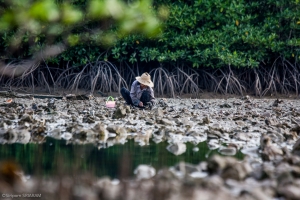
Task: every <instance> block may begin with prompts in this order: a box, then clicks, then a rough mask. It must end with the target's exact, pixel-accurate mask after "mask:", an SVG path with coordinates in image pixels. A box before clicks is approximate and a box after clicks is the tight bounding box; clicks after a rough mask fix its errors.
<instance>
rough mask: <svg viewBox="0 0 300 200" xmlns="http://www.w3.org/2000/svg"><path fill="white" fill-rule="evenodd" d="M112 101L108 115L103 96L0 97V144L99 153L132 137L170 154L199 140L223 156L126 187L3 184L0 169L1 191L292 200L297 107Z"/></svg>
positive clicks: (95, 182) (142, 176)
mask: <svg viewBox="0 0 300 200" xmlns="http://www.w3.org/2000/svg"><path fill="white" fill-rule="evenodd" d="M289 98H290V99H289ZM116 100H117V102H116V108H114V109H109V108H106V106H105V101H106V98H105V97H95V98H94V97H91V98H90V99H87V100H68V99H51V98H49V99H37V98H14V99H11V98H9V97H7V98H0V113H1V117H0V142H1V143H2V144H6V143H25V144H26V143H31V142H35V143H39V142H43V138H44V137H53V138H57V139H61V138H63V139H65V140H68V141H69V142H70V143H73V144H86V143H94V144H97V145H98V147H100V148H101V147H102V146H103V144H104V143H106V142H107V141H109V142H111V145H114V144H122V143H123V142H126V139H128V138H134V140H135V141H136V143H139V144H140V145H147V143H149V140H153V141H155V142H157V143H159V142H161V141H168V143H169V146H168V148H167V149H166V151H170V152H171V153H173V154H175V155H180V154H183V153H184V152H185V144H186V143H187V142H191V143H195V144H197V143H199V142H203V141H207V145H208V147H209V148H210V149H217V150H218V151H219V152H220V153H221V154H222V155H224V156H217V155H215V156H212V157H210V158H209V159H208V160H207V161H205V162H201V163H199V164H197V165H192V164H189V163H178V165H176V166H173V167H171V168H169V169H153V168H152V167H151V166H144V165H141V166H140V167H138V168H137V169H136V173H135V174H136V176H135V177H133V178H132V179H130V180H111V179H110V178H109V177H108V178H103V177H89V176H88V175H78V177H69V176H66V177H60V178H54V177H53V179H50V180H43V179H39V178H37V177H32V178H30V179H26V180H24V179H23V178H22V175H18V176H14V178H13V180H14V181H12V182H7V181H6V180H5V179H3V176H4V175H3V171H1V170H0V171H1V173H2V174H1V176H0V177H2V179H0V180H1V183H0V184H2V185H4V186H5V187H1V188H2V189H1V192H24V191H26V192H31V193H34V192H40V193H42V194H43V195H46V196H47V198H46V199H54V198H57V197H58V196H59V197H62V196H63V195H66V196H67V197H69V198H73V197H74V198H75V197H76V198H80V199H84V197H88V199H98V198H100V199H120V198H121V197H122V198H123V199H158V198H159V199H186V198H188V199H198V198H199V197H200V196H201V199H212V198H213V199H300V193H299V190H298V188H299V186H300V178H299V177H300V157H299V156H300V153H299V152H300V151H299V148H300V141H299V133H300V106H299V104H300V101H299V100H297V99H295V97H288V98H285V99H283V98H278V99H277V98H276V99H273V98H272V99H269V98H264V99H258V98H253V97H250V96H244V97H231V96H227V97H226V98H222V99H218V98H213V99H211V98H210V99H205V98H198V99H188V98H187V99H183V98H158V99H157V102H158V103H157V105H156V106H155V107H154V108H153V109H152V110H139V109H135V108H132V107H129V106H126V105H124V101H123V100H122V99H121V98H117V99H116ZM239 150H240V151H242V152H243V153H244V154H245V155H246V157H245V158H244V160H242V161H239V160H236V159H235V158H233V157H231V155H234V154H235V153H236V152H237V151H239ZM6 165H7V164H2V166H6ZM20 168H21V167H20ZM2 169H3V168H2ZM17 169H18V168H16V169H15V170H16V171H17ZM18 170H19V169H18ZM20 170H21V169H20ZM41 185H44V186H45V187H41ZM46 186H47V187H46ZM50 186H51V187H50ZM59 191H64V192H61V193H59Z"/></svg>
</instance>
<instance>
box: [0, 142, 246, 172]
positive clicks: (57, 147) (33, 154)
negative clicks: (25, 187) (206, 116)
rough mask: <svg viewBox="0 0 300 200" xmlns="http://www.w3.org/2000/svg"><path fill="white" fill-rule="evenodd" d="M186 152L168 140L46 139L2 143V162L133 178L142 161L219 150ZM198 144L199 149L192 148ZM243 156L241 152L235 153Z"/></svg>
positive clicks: (196, 157)
mask: <svg viewBox="0 0 300 200" xmlns="http://www.w3.org/2000/svg"><path fill="white" fill-rule="evenodd" d="M186 145H187V149H186V152H185V153H183V154H182V155H179V156H176V155H174V154H172V153H170V152H169V151H167V150H166V147H167V146H168V143H167V142H166V141H165V142H160V143H158V144H156V143H154V142H153V141H151V142H150V143H149V145H147V146H140V145H139V144H137V143H136V142H134V140H133V139H130V140H128V141H127V142H126V143H125V144H116V145H114V146H111V147H109V148H101V149H98V148H97V147H96V146H95V145H93V144H85V145H74V144H67V142H66V141H65V140H56V139H53V138H49V137H47V138H46V141H45V142H44V143H42V144H35V143H29V144H18V143H14V144H3V145H0V161H2V160H14V161H16V162H17V163H18V164H19V165H20V166H21V167H22V169H23V170H24V172H25V174H27V175H40V176H44V177H47V176H54V175H60V174H69V175H72V174H77V173H90V174H92V175H96V176H98V177H102V176H109V177H111V178H121V177H130V176H132V175H133V171H134V169H135V168H136V167H137V166H138V165H140V164H147V165H151V166H153V167H154V168H155V169H157V170H158V169H162V168H166V167H170V166H174V165H175V164H177V163H179V162H180V161H184V162H187V163H192V164H198V163H199V162H201V161H205V160H207V158H208V157H210V156H211V155H213V154H218V151H217V150H209V149H208V147H207V143H206V142H202V143H199V144H198V145H194V144H191V143H187V144H186ZM195 147H198V149H199V151H194V150H193V149H194V148H195ZM235 157H236V158H238V159H243V157H244V155H243V154H242V153H241V152H238V153H237V154H236V155H235Z"/></svg>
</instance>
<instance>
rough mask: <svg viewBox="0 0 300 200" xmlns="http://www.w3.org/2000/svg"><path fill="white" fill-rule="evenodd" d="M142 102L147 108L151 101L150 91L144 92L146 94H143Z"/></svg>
mask: <svg viewBox="0 0 300 200" xmlns="http://www.w3.org/2000/svg"><path fill="white" fill-rule="evenodd" d="M140 101H141V102H143V104H144V106H146V105H147V103H148V102H150V101H151V95H150V92H149V91H144V92H143V93H142V96H141V99H140Z"/></svg>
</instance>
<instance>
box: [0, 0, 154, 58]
mask: <svg viewBox="0 0 300 200" xmlns="http://www.w3.org/2000/svg"><path fill="white" fill-rule="evenodd" d="M126 2H127V1H126ZM150 5H151V1H150V0H140V1H134V2H131V3H130V4H127V3H125V2H124V1H122V0H88V1H84V0H71V1H69V0H42V1H31V0H22V1H19V0H12V1H6V0H0V46H1V47H2V48H1V50H0V55H1V57H0V58H1V59H9V60H11V59H14V58H19V59H24V58H27V57H32V56H33V55H34V54H35V53H36V52H37V51H39V50H41V49H44V48H45V46H46V45H56V44H59V43H62V44H64V46H66V47H67V48H68V49H69V51H67V52H66V53H65V54H64V55H62V56H61V59H62V60H63V61H70V60H74V63H77V64H85V63H87V60H96V59H97V57H98V56H99V51H98V49H99V46H101V47H107V46H108V45H110V44H112V43H113V42H115V41H116V40H118V39H120V38H122V37H124V36H126V35H128V34H130V33H142V34H143V35H146V36H154V35H156V34H157V33H158V31H159V28H160V24H159V20H158V19H157V18H156V17H155V16H154V14H153V13H152V12H151V11H150V10H148V7H149V6H150ZM78 57H79V58H80V59H77V58H78ZM74 58H75V59H74ZM59 60H60V58H57V59H53V60H52V62H56V63H58V62H59Z"/></svg>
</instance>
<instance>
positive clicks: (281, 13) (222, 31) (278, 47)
mask: <svg viewBox="0 0 300 200" xmlns="http://www.w3.org/2000/svg"><path fill="white" fill-rule="evenodd" d="M2 2H7V1H4V0H2ZM12 2H14V3H15V4H17V3H16V2H18V1H12ZM24 2H27V1H24ZM33 2H34V3H32V6H31V7H30V6H27V8H28V9H27V11H28V12H29V15H27V14H26V10H25V11H24V12H20V14H18V15H17V14H16V13H17V12H19V11H20V10H21V8H22V6H23V7H24V6H25V7H26V4H25V3H23V4H22V5H21V4H18V6H17V7H12V6H13V5H15V4H4V3H2V4H1V6H2V7H1V9H0V13H1V19H2V23H0V26H1V30H2V31H1V33H0V34H1V37H0V45H1V47H2V48H1V55H2V59H12V58H26V57H29V56H32V55H33V54H34V52H36V51H37V50H38V49H41V48H42V47H43V46H44V45H45V44H48V43H54V42H64V43H66V44H68V45H69V46H70V48H69V49H68V50H67V51H66V52H64V53H63V54H62V55H60V56H59V57H56V58H53V59H51V60H50V62H52V63H56V64H61V62H63V63H66V62H69V61H71V62H72V63H71V64H73V65H85V64H87V63H88V62H92V61H95V60H97V59H98V58H99V56H100V58H101V59H104V60H106V59H108V60H110V61H114V60H116V61H119V62H123V61H125V62H130V63H140V62H156V63H163V64H168V65H175V66H182V65H184V66H193V67H211V68H219V67H223V66H235V67H238V68H240V67H250V68H253V67H257V66H259V65H261V64H265V65H271V64H272V63H273V62H274V60H276V58H278V57H279V56H281V58H283V59H286V60H289V61H291V63H295V62H296V63H298V60H299V58H300V15H299V13H300V1H299V0H292V1H285V0H275V1H273V0H272V1H271V0H268V1H258V0H255V1H248V0H240V1H231V0H194V1H192V0H190V1H183V0H155V1H153V5H151V4H150V3H149V1H142V2H143V3H141V4H134V6H133V5H132V4H131V3H132V2H134V1H125V0H124V1H122V2H123V3H121V4H120V5H121V6H123V7H124V8H126V9H125V10H127V11H126V12H124V14H123V15H122V16H119V15H118V12H117V11H116V10H114V9H111V10H109V9H108V8H111V7H109V4H108V3H107V2H119V1H104V0H92V1H81V0H72V1H64V0H59V1H52V0H44V1H36V2H35V1H33ZM104 2H106V4H105V3H104ZM27 3H28V2H27ZM38 6H42V8H47V9H44V10H43V9H35V8H37V7H38ZM39 8H40V7H39ZM49 8H51V9H49ZM94 8H95V9H94ZM96 8H97V9H98V11H97V9H96ZM99 9H100V10H101V12H100V11H99ZM128 9H129V10H128ZM130 9H131V10H130ZM135 12H137V13H135ZM22 13H23V14H24V13H25V14H24V16H25V17H22V16H23V15H21V14H22ZM99 13H100V14H99ZM134 13H135V14H134ZM141 13H143V14H145V16H146V17H144V18H143V17H141V16H140V15H141ZM152 15H156V16H158V17H159V18H160V19H165V21H163V22H162V24H163V25H164V29H160V30H161V33H160V35H159V38H157V37H155V38H154V37H153V38H152V39H151V38H150V39H149V38H147V37H144V36H146V35H147V36H150V37H151V34H147V33H149V30H150V33H151V31H152V32H153V31H157V26H156V25H155V23H156V21H155V20H154V18H153V17H152ZM20 16H21V18H22V19H23V20H19V21H18V20H17V19H19V18H20ZM55 16H56V17H55ZM147 16H150V17H147ZM29 19H30V20H29ZM32 19H34V20H32ZM94 19H97V20H94ZM133 19H134V20H133ZM141 19H143V20H142V21H141V22H137V23H134V24H132V23H127V22H132V21H138V20H141ZM5 20H6V22H10V23H4V22H5ZM25 20H26V22H25ZM145 21H147V22H148V23H149V24H148V25H146V23H145ZM24 24H26V26H25V25H24ZM132 26H134V27H132ZM153 27H154V29H153ZM155 27H156V28H155ZM17 28H19V29H17ZM20 30H22V31H20ZM135 30H143V31H144V32H143V31H139V32H140V33H141V32H142V34H135V33H134V32H135ZM132 31H133V32H132ZM147 31H148V32H147ZM130 32H131V34H128V33H130ZM20 35H21V36H20ZM124 36H125V37H124ZM112 42H113V43H114V46H112V47H110V48H108V46H106V45H105V44H107V43H110V44H112ZM16 46H17V47H18V48H14V47H16ZM7 52H9V53H7ZM156 66H157V65H156Z"/></svg>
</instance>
